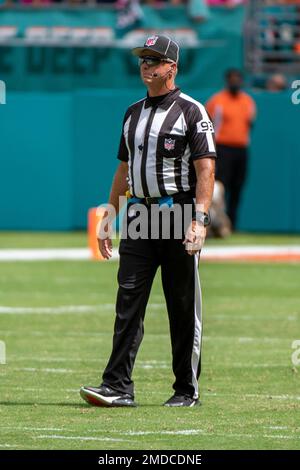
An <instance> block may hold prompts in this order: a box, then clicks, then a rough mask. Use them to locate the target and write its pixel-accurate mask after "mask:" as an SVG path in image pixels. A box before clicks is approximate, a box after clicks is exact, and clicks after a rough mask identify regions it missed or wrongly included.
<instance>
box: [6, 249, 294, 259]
mask: <svg viewBox="0 0 300 470" xmlns="http://www.w3.org/2000/svg"><path fill="white" fill-rule="evenodd" d="M118 258H119V255H118V249H117V248H114V249H113V256H112V260H117V259H118ZM201 258H202V259H203V260H211V261H222V260H224V261H229V260H233V261H234V260H240V259H246V260H247V259H249V260H254V259H256V258H257V259H258V260H259V259H260V258H261V259H264V260H267V259H268V258H269V259H270V260H276V258H278V259H284V258H286V259H287V260H289V259H291V260H293V259H294V260H298V261H299V260H300V246H299V245H248V246H247V245H241V246H219V247H216V246H204V248H203V250H202V253H201ZM89 259H91V253H90V251H89V249H88V248H47V249H38V248H36V249H29V248H28V249H27V248H24V249H1V250H0V261H49V260H50V261H51V260H74V261H78V260H89Z"/></svg>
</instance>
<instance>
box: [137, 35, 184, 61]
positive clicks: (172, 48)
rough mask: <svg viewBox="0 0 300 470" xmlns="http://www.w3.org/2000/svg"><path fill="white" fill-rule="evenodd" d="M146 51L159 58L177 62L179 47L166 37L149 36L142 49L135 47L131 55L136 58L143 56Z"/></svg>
mask: <svg viewBox="0 0 300 470" xmlns="http://www.w3.org/2000/svg"><path fill="white" fill-rule="evenodd" d="M148 51H151V52H156V53H157V54H159V55H160V56H162V57H164V58H166V59H169V60H173V61H174V62H178V59H179V46H178V44H177V43H176V42H175V41H172V39H171V38H169V37H168V36H155V35H154V36H150V37H149V38H148V39H146V41H145V44H144V46H143V47H135V48H134V49H132V51H131V52H132V54H133V55H136V56H138V57H141V56H143V55H145V54H146V53H147V52H148Z"/></svg>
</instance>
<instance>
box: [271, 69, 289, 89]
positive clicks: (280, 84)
mask: <svg viewBox="0 0 300 470" xmlns="http://www.w3.org/2000/svg"><path fill="white" fill-rule="evenodd" d="M286 89H287V81H286V78H285V76H284V75H282V74H281V73H274V75H271V76H270V77H269V78H268V79H267V81H266V90H268V91H283V90H286Z"/></svg>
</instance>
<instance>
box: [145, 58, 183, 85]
mask: <svg viewBox="0 0 300 470" xmlns="http://www.w3.org/2000/svg"><path fill="white" fill-rule="evenodd" d="M139 63H140V73H141V78H142V81H143V82H144V84H145V85H146V86H148V85H151V84H153V83H155V82H157V81H158V80H165V79H166V78H168V72H170V73H171V70H172V69H173V67H174V65H175V63H174V62H170V61H166V60H165V59H163V58H162V57H161V56H156V55H150V54H149V55H145V56H141V57H140V58H139Z"/></svg>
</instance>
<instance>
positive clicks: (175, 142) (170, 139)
mask: <svg viewBox="0 0 300 470" xmlns="http://www.w3.org/2000/svg"><path fill="white" fill-rule="evenodd" d="M203 157H211V158H215V157H216V149H215V140H214V129H213V125H212V123H211V120H210V118H209V116H208V114H207V111H206V109H205V107H204V106H203V105H202V104H201V103H199V102H198V101H196V100H194V99H193V98H191V97H190V96H188V95H185V94H184V93H182V92H181V91H180V89H179V88H175V90H172V91H171V92H170V93H168V94H167V95H164V96H163V97H153V98H149V96H148V97H146V98H144V99H142V100H140V101H138V102H137V103H134V104H133V105H131V106H130V107H129V108H128V109H127V111H126V114H125V117H124V121H123V132H122V136H121V142H120V147H119V153H118V158H119V160H121V161H124V162H128V168H129V171H128V182H129V189H130V192H131V194H132V195H133V196H135V197H141V198H143V197H160V196H167V195H172V194H176V193H179V192H190V193H191V194H192V195H193V196H194V195H195V186H196V174H195V169H194V165H193V160H197V159H199V158H203Z"/></svg>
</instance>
